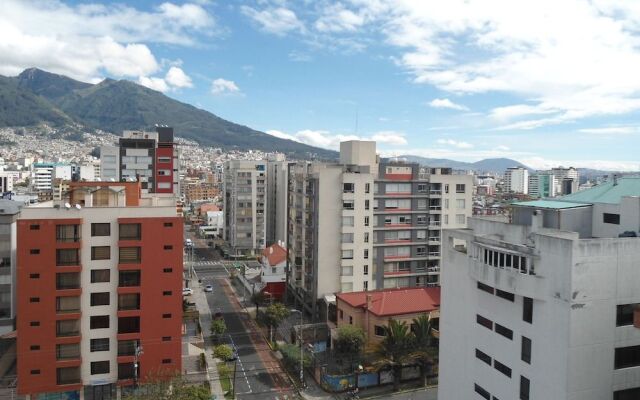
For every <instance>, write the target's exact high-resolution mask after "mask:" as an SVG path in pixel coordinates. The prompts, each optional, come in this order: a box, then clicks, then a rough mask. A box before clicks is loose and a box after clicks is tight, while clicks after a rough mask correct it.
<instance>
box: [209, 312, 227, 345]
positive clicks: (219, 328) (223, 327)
mask: <svg viewBox="0 0 640 400" xmlns="http://www.w3.org/2000/svg"><path fill="white" fill-rule="evenodd" d="M226 331H227V324H225V322H224V319H222V318H216V319H214V320H213V321H211V334H212V335H213V337H214V339H215V340H216V341H217V340H218V339H220V336H222V335H224V333H225V332H226Z"/></svg>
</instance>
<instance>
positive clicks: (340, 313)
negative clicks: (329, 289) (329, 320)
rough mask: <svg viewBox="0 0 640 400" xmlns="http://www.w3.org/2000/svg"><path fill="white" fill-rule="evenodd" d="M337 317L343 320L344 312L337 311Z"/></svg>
mask: <svg viewBox="0 0 640 400" xmlns="http://www.w3.org/2000/svg"><path fill="white" fill-rule="evenodd" d="M338 316H339V317H340V319H344V311H342V310H340V309H338Z"/></svg>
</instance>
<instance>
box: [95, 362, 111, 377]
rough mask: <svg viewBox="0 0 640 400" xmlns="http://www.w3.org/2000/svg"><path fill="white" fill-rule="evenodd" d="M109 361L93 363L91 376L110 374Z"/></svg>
mask: <svg viewBox="0 0 640 400" xmlns="http://www.w3.org/2000/svg"><path fill="white" fill-rule="evenodd" d="M108 373H109V361H94V362H92V363H91V375H99V374H108Z"/></svg>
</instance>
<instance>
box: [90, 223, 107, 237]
mask: <svg viewBox="0 0 640 400" xmlns="http://www.w3.org/2000/svg"><path fill="white" fill-rule="evenodd" d="M91 236H111V224H110V223H108V222H106V223H95V224H91Z"/></svg>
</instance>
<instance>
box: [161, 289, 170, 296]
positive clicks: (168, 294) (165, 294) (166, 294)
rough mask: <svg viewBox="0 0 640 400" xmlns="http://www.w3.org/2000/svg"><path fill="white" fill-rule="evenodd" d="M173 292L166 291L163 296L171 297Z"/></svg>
mask: <svg viewBox="0 0 640 400" xmlns="http://www.w3.org/2000/svg"><path fill="white" fill-rule="evenodd" d="M171 294H172V292H171V290H165V291H164V292H162V295H163V296H171Z"/></svg>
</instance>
